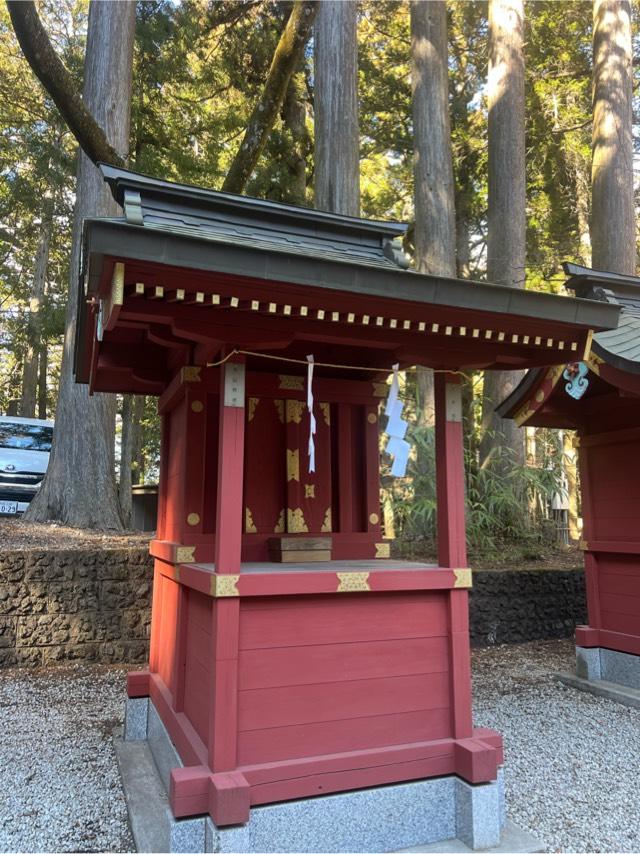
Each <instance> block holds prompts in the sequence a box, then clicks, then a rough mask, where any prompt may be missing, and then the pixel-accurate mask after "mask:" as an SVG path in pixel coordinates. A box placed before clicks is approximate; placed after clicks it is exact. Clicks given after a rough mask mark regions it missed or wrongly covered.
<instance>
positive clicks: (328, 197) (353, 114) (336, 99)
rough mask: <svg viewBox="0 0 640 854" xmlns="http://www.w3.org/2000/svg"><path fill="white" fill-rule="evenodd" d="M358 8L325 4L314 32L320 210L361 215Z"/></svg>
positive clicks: (334, 0) (335, 0) (351, 1)
mask: <svg viewBox="0 0 640 854" xmlns="http://www.w3.org/2000/svg"><path fill="white" fill-rule="evenodd" d="M357 22H358V4H357V3H356V2H355V0H344V2H343V0H320V2H319V3H318V14H317V17H316V23H315V27H314V34H315V39H314V71H315V82H314V87H315V88H314V103H313V107H314V124H315V182H314V191H315V207H316V208H319V209H320V210H324V211H333V212H334V213H341V214H347V215H349V216H359V215H360V149H359V146H360V138H359V122H358V43H357Z"/></svg>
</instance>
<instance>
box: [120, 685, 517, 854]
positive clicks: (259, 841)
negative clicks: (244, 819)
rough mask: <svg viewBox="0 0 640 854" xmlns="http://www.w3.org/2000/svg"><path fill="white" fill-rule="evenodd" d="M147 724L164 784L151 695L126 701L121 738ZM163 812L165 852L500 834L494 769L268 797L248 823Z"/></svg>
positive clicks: (135, 736) (488, 841)
mask: <svg viewBox="0 0 640 854" xmlns="http://www.w3.org/2000/svg"><path fill="white" fill-rule="evenodd" d="M145 717H146V727H145ZM145 729H146V744H147V745H148V748H149V750H150V753H151V755H152V757H153V761H154V763H155V766H156V769H157V773H158V776H159V778H160V781H161V783H162V786H163V787H164V789H165V791H168V788H169V775H170V773H171V769H172V768H176V767H179V766H181V765H182V763H181V761H180V757H179V756H178V753H177V751H176V749H175V747H174V745H173V744H172V742H171V739H170V737H169V734H168V733H167V730H166V729H165V727H164V724H163V723H162V721H161V719H160V716H159V715H158V713H157V711H156V709H155V706H154V705H153V702H152V701H150V700H148V699H146V698H145V699H142V700H141V699H138V698H136V699H129V700H127V707H126V715H125V741H140V740H141V738H144V736H142V737H141V733H142V732H143V731H144V730H145ZM125 786H126V781H125ZM163 794H164V793H163ZM127 800H128V802H129V801H130V799H129V798H128V799H127ZM164 812H165V815H164V819H165V821H166V827H165V828H164V829H163V838H164V839H165V840H166V849H164V850H167V851H170V852H183V851H184V852H187V851H188V852H192V851H201V852H220V854H224V852H235V854H243V852H255V851H262V852H289V851H298V852H320V851H326V852H342V851H352V852H365V851H369V852H383V851H394V850H396V851H397V850H398V849H401V848H409V847H411V846H415V845H426V844H430V843H434V842H440V841H443V840H447V839H455V838H458V839H460V840H461V841H462V842H464V843H465V844H466V845H468V846H469V847H470V848H474V849H479V848H489V847H491V846H494V845H497V844H498V843H499V841H500V835H501V831H502V828H503V826H504V822H505V807H504V778H503V774H502V769H500V770H499V772H498V778H497V780H495V781H493V782H491V783H484V784H481V785H470V784H469V783H466V782H465V781H464V780H461V779H460V778H458V777H456V776H453V775H451V776H448V777H436V778H432V779H429V780H416V781H411V782H407V783H399V784H395V785H389V786H378V787H376V788H372V789H358V790H356V791H352V792H340V793H337V794H331V795H323V796H321V797H315V798H305V799H301V800H293V801H285V802H284V803H278V804H267V805H264V806H257V807H253V808H252V810H251V817H250V819H249V821H248V823H247V824H244V825H237V826H232V827H217V826H216V825H215V824H214V823H213V821H212V820H211V818H210V817H209V816H198V817H195V818H188V819H175V818H174V817H173V815H172V814H171V811H170V810H168V809H167V810H165V811H164ZM132 824H133V822H132Z"/></svg>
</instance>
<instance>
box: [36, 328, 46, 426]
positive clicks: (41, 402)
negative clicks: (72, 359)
mask: <svg viewBox="0 0 640 854" xmlns="http://www.w3.org/2000/svg"><path fill="white" fill-rule="evenodd" d="M48 364H49V354H48V352H47V341H46V340H42V341H41V342H40V353H39V361H38V371H39V373H38V418H46V417H47V369H48Z"/></svg>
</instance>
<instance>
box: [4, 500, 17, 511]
mask: <svg viewBox="0 0 640 854" xmlns="http://www.w3.org/2000/svg"><path fill="white" fill-rule="evenodd" d="M17 512H18V502H17V501H0V513H17Z"/></svg>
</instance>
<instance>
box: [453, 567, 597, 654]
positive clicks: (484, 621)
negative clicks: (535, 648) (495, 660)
mask: <svg viewBox="0 0 640 854" xmlns="http://www.w3.org/2000/svg"><path fill="white" fill-rule="evenodd" d="M469 613H470V627H471V643H472V645H473V646H489V645H491V644H496V643H524V642H525V641H532V640H547V639H551V638H568V637H571V636H572V635H573V631H574V629H575V627H576V625H580V624H581V623H586V622H587V605H586V594H585V587H584V572H583V571H582V570H581V569H567V570H560V569H537V570H528V569H510V570H486V569H481V570H477V571H475V572H474V573H473V589H472V590H471V597H470V606H469Z"/></svg>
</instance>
